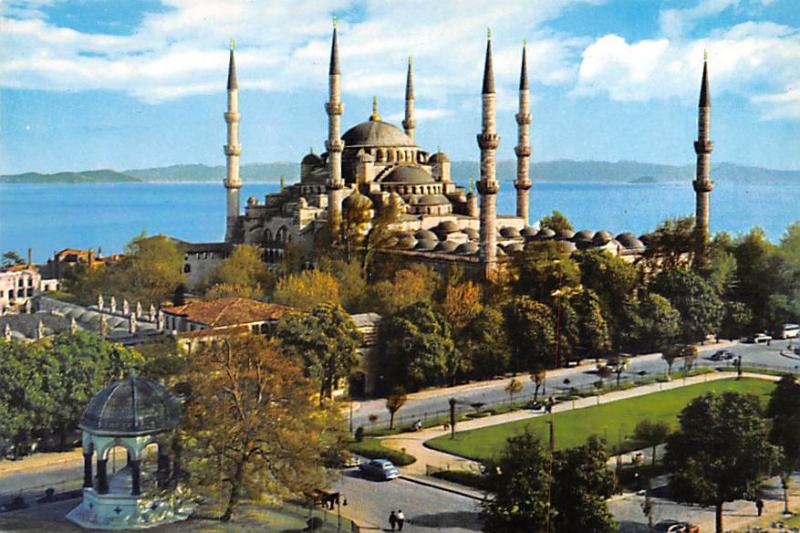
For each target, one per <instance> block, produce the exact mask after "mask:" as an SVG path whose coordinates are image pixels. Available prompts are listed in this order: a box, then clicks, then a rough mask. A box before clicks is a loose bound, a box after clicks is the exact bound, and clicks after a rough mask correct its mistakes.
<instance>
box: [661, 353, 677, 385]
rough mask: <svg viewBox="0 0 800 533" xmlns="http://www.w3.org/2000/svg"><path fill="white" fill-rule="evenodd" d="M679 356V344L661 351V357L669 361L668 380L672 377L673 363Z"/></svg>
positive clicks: (666, 361)
mask: <svg viewBox="0 0 800 533" xmlns="http://www.w3.org/2000/svg"><path fill="white" fill-rule="evenodd" d="M677 358H678V347H677V346H670V347H669V348H667V349H666V350H664V351H663V352H662V353H661V359H663V360H664V362H665V363H667V381H669V380H671V379H672V365H674V364H675V360H676V359H677Z"/></svg>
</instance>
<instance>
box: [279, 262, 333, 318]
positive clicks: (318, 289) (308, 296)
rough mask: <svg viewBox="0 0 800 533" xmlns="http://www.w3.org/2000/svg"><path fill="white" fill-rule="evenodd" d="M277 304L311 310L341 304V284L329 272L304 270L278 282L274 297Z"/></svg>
mask: <svg viewBox="0 0 800 533" xmlns="http://www.w3.org/2000/svg"><path fill="white" fill-rule="evenodd" d="M273 299H274V300H275V302H277V303H280V304H283V305H288V306H290V307H297V308H298V309H305V310H309V309H311V308H312V307H314V306H315V305H317V304H318V303H321V302H331V303H336V304H338V303H341V298H340V296H339V282H338V281H337V280H336V277H335V276H333V275H332V274H330V273H328V272H322V271H319V270H304V271H303V272H300V273H298V274H290V275H288V276H286V277H285V278H281V279H280V280H278V284H277V286H276V287H275V294H274V295H273Z"/></svg>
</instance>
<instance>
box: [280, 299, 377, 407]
mask: <svg viewBox="0 0 800 533" xmlns="http://www.w3.org/2000/svg"><path fill="white" fill-rule="evenodd" d="M276 334H277V336H278V338H280V339H281V340H282V341H283V344H284V346H286V347H287V348H288V349H290V350H291V351H293V352H294V353H296V354H297V355H298V356H299V357H300V358H301V359H302V361H303V364H304V366H305V369H306V373H307V375H309V376H311V377H313V378H314V379H316V380H317V383H319V395H320V398H319V401H320V403H322V401H323V399H324V398H325V397H326V396H327V397H329V398H333V392H334V389H335V388H336V384H337V382H338V381H339V380H340V379H342V378H346V377H347V376H349V375H350V372H351V371H352V370H353V368H354V367H355V366H356V365H357V364H358V348H359V346H360V345H361V340H362V339H361V334H360V333H359V331H358V329H357V328H356V326H355V324H353V321H352V319H351V318H350V315H348V314H347V313H346V312H345V310H344V309H342V307H341V306H340V305H337V304H331V303H322V304H319V305H317V306H315V307H314V308H313V309H312V310H311V312H309V313H303V314H300V313H288V314H285V315H283V317H281V319H280V321H279V322H278V328H277V332H276Z"/></svg>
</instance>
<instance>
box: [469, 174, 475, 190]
mask: <svg viewBox="0 0 800 533" xmlns="http://www.w3.org/2000/svg"><path fill="white" fill-rule="evenodd" d="M469 192H475V178H474V177H473V176H470V177H469Z"/></svg>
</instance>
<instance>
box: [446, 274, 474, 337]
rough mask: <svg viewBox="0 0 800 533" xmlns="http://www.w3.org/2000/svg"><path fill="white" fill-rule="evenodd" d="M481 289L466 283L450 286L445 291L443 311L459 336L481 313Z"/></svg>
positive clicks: (468, 282)
mask: <svg viewBox="0 0 800 533" xmlns="http://www.w3.org/2000/svg"><path fill="white" fill-rule="evenodd" d="M481 308H482V306H481V288H480V286H479V285H477V284H475V283H473V282H471V281H466V282H464V283H459V284H457V285H448V287H447V288H446V289H445V296H444V302H442V309H443V312H444V316H445V318H446V319H447V322H448V323H449V324H450V327H452V328H453V331H454V332H456V333H457V334H459V333H461V331H462V330H463V329H464V328H465V327H466V325H467V324H468V323H469V322H471V321H472V320H473V319H474V318H475V317H476V316H477V315H478V313H480V311H481Z"/></svg>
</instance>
